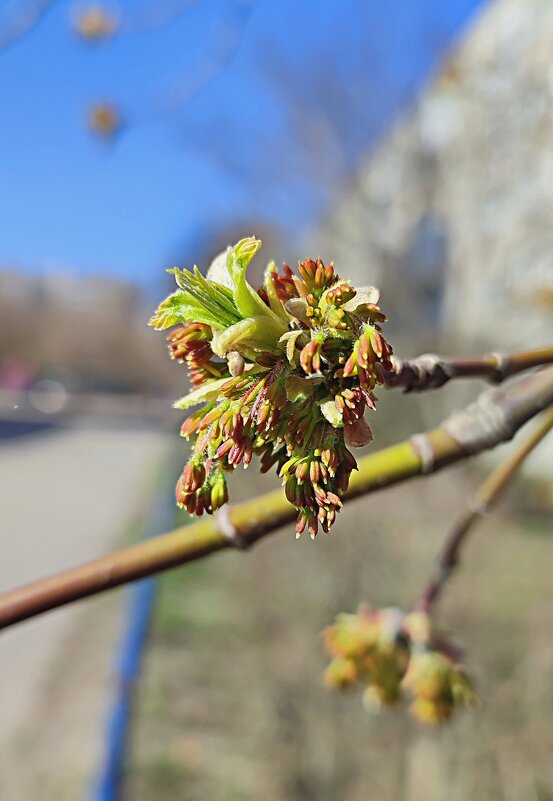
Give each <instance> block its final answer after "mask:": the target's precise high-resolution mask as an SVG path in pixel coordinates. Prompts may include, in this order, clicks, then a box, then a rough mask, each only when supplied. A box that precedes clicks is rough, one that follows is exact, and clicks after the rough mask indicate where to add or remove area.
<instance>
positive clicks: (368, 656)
mask: <svg viewBox="0 0 553 801" xmlns="http://www.w3.org/2000/svg"><path fill="white" fill-rule="evenodd" d="M323 636H324V639H325V644H326V648H327V650H328V652H329V653H330V654H331V656H332V657H333V658H332V661H331V662H330V664H329V666H328V668H327V670H326V673H325V683H326V684H327V686H329V687H333V688H338V689H348V688H350V687H353V686H355V685H356V684H358V683H361V684H363V685H364V686H365V691H364V695H363V700H364V702H365V704H366V705H367V706H370V707H374V706H381V705H386V706H391V705H393V704H395V703H397V702H398V701H399V700H401V699H402V698H404V697H407V698H409V701H410V706H409V708H410V711H411V713H412V715H413V716H414V717H415V718H416V719H417V720H418V721H420V722H421V723H427V724H435V723H443V722H445V721H447V720H449V719H450V717H451V715H452V713H453V711H454V709H455V708H456V707H459V706H460V707H467V706H470V705H472V704H473V702H474V691H473V688H472V683H471V681H470V679H469V677H468V676H467V674H466V672H465V670H464V668H463V666H462V664H461V662H460V659H461V654H460V652H459V651H458V649H456V648H455V647H454V646H453V645H452V644H451V643H450V642H449V641H448V640H446V639H445V638H444V637H443V636H440V635H439V634H437V633H436V632H435V631H434V630H433V627H432V624H431V621H430V619H429V617H428V615H426V614H423V613H421V612H411V613H410V614H405V613H403V612H402V611H401V610H400V609H381V610H372V609H369V608H361V609H360V610H359V612H358V613H357V614H341V615H338V617H337V619H336V623H335V624H334V625H333V626H330V627H329V628H327V629H326V630H325V632H324V634H323Z"/></svg>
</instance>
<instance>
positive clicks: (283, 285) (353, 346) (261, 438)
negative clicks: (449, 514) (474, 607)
mask: <svg viewBox="0 0 553 801" xmlns="http://www.w3.org/2000/svg"><path fill="white" fill-rule="evenodd" d="M260 246H261V242H259V241H258V240H256V239H254V238H248V239H243V240H241V241H240V242H239V243H238V244H237V245H236V246H235V247H232V248H229V249H228V250H227V251H226V252H225V253H223V254H221V255H220V256H219V257H217V259H215V261H214V262H213V264H212V266H211V267H210V269H209V270H208V272H207V276H206V277H204V276H203V275H202V274H201V273H200V271H199V270H198V268H194V271H193V272H192V271H188V270H179V269H177V268H175V269H173V270H171V271H170V272H172V273H173V274H174V275H175V279H176V282H177V285H178V289H177V290H176V292H174V293H173V294H172V295H170V296H169V297H168V298H166V300H164V301H163V303H161V305H160V306H159V308H158V309H157V311H156V313H155V315H154V317H153V318H152V320H151V321H150V324H151V325H153V326H154V327H155V328H156V329H158V330H162V329H166V328H171V329H172V330H171V332H170V333H169V337H168V339H169V350H170V354H171V356H172V358H174V359H176V360H177V361H179V362H182V363H184V364H186V365H187V367H188V371H189V375H190V379H191V381H192V384H193V385H194V389H193V391H192V392H190V393H189V394H188V395H186V396H185V397H183V398H181V399H180V400H179V401H177V402H176V404H175V406H176V408H178V409H188V408H190V407H192V406H196V405H198V406H199V405H201V408H200V409H199V410H198V411H195V412H194V413H193V414H191V416H189V417H188V418H187V419H186V420H185V422H184V424H183V426H182V429H181V432H182V435H183V436H184V437H186V438H190V437H193V438H194V444H193V452H192V456H191V458H190V461H189V462H188V464H187V465H186V467H185V469H184V472H183V474H182V476H181V477H180V478H179V480H178V482H177V490H176V495H177V502H178V504H179V505H180V506H181V507H185V508H186V509H187V510H188V511H189V512H190V513H191V514H202V513H203V512H207V513H212V512H213V511H215V510H216V509H217V508H219V506H221V505H222V504H223V503H225V502H226V501H227V499H228V493H227V490H226V480H225V473H226V472H227V471H229V470H232V469H234V468H236V467H238V465H240V464H242V465H243V466H244V467H247V466H248V465H249V463H250V461H251V459H252V457H253V455H254V454H255V455H257V456H258V457H259V458H260V463H261V470H262V471H267V470H269V469H270V468H272V467H275V468H276V469H277V470H278V471H279V474H280V476H281V477H282V481H283V485H284V491H285V493H286V497H287V498H288V500H289V501H290V503H292V504H293V505H294V506H295V507H296V508H297V510H298V519H297V525H296V532H297V536H299V535H300V534H301V533H302V532H303V531H304V530H305V529H307V530H308V531H309V533H310V535H311V537H315V536H316V534H317V531H318V528H319V526H321V527H322V529H323V530H324V531H328V530H329V528H330V526H331V525H332V524H333V523H334V521H335V519H336V514H337V513H338V512H339V511H340V508H341V506H342V496H343V494H344V492H345V490H346V489H347V487H348V483H349V478H350V474H351V472H352V470H354V469H356V467H357V465H356V461H355V458H354V457H353V455H352V453H351V452H350V450H349V447H356V446H361V445H366V444H367V443H368V442H369V441H370V440H371V438H372V433H371V429H370V427H369V426H368V424H367V422H366V421H365V418H364V414H365V411H366V409H367V408H368V409H374V408H375V403H376V397H375V394H374V390H375V388H376V387H377V385H379V384H382V383H383V382H384V380H385V375H386V372H387V371H390V370H391V369H392V363H391V355H392V349H391V347H390V345H389V344H388V343H387V342H386V340H385V339H384V337H383V335H382V330H381V325H382V323H383V322H384V321H385V319H386V318H385V316H384V314H383V313H382V312H381V311H380V309H379V307H378V305H377V304H378V300H379V293H378V290H376V289H374V288H373V287H362V288H354V287H353V286H352V285H351V284H350V283H349V282H348V281H344V280H341V279H340V278H339V277H338V275H337V274H336V272H335V270H334V266H333V265H332V264H327V265H325V264H323V262H322V261H321V260H320V259H319V260H317V261H313V260H312V259H307V260H306V261H304V262H302V263H300V264H299V265H298V274H295V273H294V272H293V271H292V270H291V269H290V267H288V265H284V268H283V270H282V271H281V272H279V271H278V270H277V268H276V266H275V265H274V263H271V264H269V266H268V267H267V270H266V272H265V281H264V284H263V286H262V287H260V288H259V289H257V290H256V289H254V288H253V287H252V286H251V285H250V284H249V283H248V282H247V280H246V268H247V266H248V264H249V263H250V261H251V259H252V258H253V257H254V256H255V254H256V253H257V252H258V250H259V248H260ZM348 446H349V447H348Z"/></svg>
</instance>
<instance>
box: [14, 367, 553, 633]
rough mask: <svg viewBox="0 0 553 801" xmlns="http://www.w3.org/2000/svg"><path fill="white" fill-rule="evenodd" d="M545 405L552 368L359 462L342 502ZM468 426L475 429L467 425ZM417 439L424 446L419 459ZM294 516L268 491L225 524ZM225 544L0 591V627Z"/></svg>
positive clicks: (182, 545) (462, 454) (240, 527)
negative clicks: (465, 423) (464, 418)
mask: <svg viewBox="0 0 553 801" xmlns="http://www.w3.org/2000/svg"><path fill="white" fill-rule="evenodd" d="M552 404H553V369H546V370H542V371H540V372H538V373H535V374H533V375H530V376H525V377H524V378H523V379H521V380H520V381H518V382H517V383H516V384H515V385H514V386H512V387H507V388H500V389H494V390H488V391H487V392H486V393H485V395H484V396H482V397H481V399H480V400H479V401H478V402H476V403H475V404H471V405H470V406H469V407H467V409H466V410H465V412H466V415H467V421H468V423H467V425H463V423H462V413H460V412H458V413H456V415H454V416H452V418H450V419H449V420H446V421H445V422H444V423H443V424H442V425H441V426H438V428H435V429H433V430H432V431H429V432H427V433H426V434H420V435H418V439H417V440H416V441H415V442H414V441H413V440H407V441H406V442H402V443H400V444H398V445H394V446H392V447H390V448H384V449H383V450H381V451H379V452H377V453H374V454H372V455H371V456H366V457H365V458H364V459H361V460H360V462H359V471H358V472H356V473H354V474H353V475H352V478H351V481H350V486H349V488H348V491H347V493H346V495H345V497H346V499H352V498H356V497H359V496H361V495H366V494H368V493H370V492H375V491H376V490H379V489H382V488H384V487H388V486H392V485H394V484H399V483H400V482H402V481H406V480H407V479H409V478H413V477H415V476H420V475H423V474H424V473H425V472H436V471H438V470H441V469H442V468H444V467H446V466H447V465H449V464H453V463H454V462H459V461H462V460H463V459H465V458H467V456H468V455H470V454H474V453H478V452H480V451H483V450H485V449H487V448H491V447H493V446H494V445H498V444H499V443H500V442H504V441H506V440H508V439H510V438H511V437H512V436H513V435H514V434H515V433H516V431H517V430H518V429H519V428H520V427H521V426H522V425H524V423H525V422H526V421H527V420H529V419H531V418H532V417H534V416H535V415H536V414H538V412H540V411H542V410H543V409H545V408H547V407H549V406H551V405H552ZM478 414H480V415H481V419H478ZM452 421H453V422H454V423H455V425H452ZM475 422H476V423H478V425H474V423H475ZM421 441H424V442H425V443H426V444H425V446H424V451H425V456H424V457H423V456H422V455H421V446H420V443H421ZM415 443H416V444H415ZM295 514H296V512H295V510H294V509H293V507H292V506H290V504H289V503H288V501H287V500H286V498H285V497H284V494H283V493H282V492H281V491H276V492H271V493H268V494H267V495H263V496H261V497H259V498H255V499H254V500H253V501H249V502H248V503H244V504H241V505H239V506H236V507H234V508H232V509H231V510H230V512H229V515H228V521H227V523H228V525H232V526H233V528H234V531H235V532H236V537H239V538H240V541H241V543H242V545H243V546H245V545H252V544H253V543H255V542H257V540H259V539H261V538H262V537H265V536H266V535H268V534H270V533H272V532H274V531H276V530H277V529H279V528H281V527H282V526H284V525H286V524H288V523H290V522H291V521H292V520H293V519H294V517H295ZM231 546H232V543H231V540H230V538H229V537H228V536H226V534H225V533H223V532H221V530H220V528H219V526H218V521H217V520H216V519H215V520H214V519H213V518H211V519H208V520H205V521H201V522H198V523H195V524H194V525H190V526H186V527H183V528H177V529H175V530H174V531H172V532H170V533H168V534H164V535H161V536H160V537H156V538H154V539H151V540H147V541H145V542H141V543H139V544H137V545H134V546H133V547H131V548H126V549H125V550H122V551H119V552H117V553H114V554H111V555H109V556H105V557H102V558H100V559H96V560H95V561H93V562H89V563H87V564H84V565H81V566H80V567H76V568H72V569H70V570H66V571H64V572H63V573H60V574H58V575H55V576H52V577H50V578H45V579H39V580H38V581H35V582H33V583H31V584H28V585H26V586H23V587H19V588H17V589H14V590H12V591H8V592H5V593H3V594H2V595H0V628H4V627H6V626H10V625H13V624H14V623H17V622H19V621H22V620H26V619H28V618H30V617H34V616H35V615H39V614H41V613H43V612H46V611H48V610H49V609H54V608H55V607H58V606H62V605H64V604H67V603H70V602H72V601H75V600H77V599H79V598H85V597H87V596H90V595H94V594H96V593H99V592H103V591H104V590H108V589H111V588H112V587H117V586H120V585H121V584H126V583H128V582H130V581H135V580H136V579H140V578H143V577H144V576H149V575H152V574H154V573H159V572H160V571H162V570H168V569H169V568H173V567H177V566H178V565H182V564H185V563H186V562H191V561H194V560H196V559H201V558H203V557H204V556H207V555H208V554H210V553H214V552H216V551H220V550H222V549H224V548H229V547H231Z"/></svg>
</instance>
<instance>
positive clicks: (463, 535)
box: [414, 407, 553, 612]
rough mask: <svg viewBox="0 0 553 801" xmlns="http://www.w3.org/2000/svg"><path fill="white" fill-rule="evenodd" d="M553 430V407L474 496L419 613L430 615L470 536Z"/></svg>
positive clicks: (440, 560)
mask: <svg viewBox="0 0 553 801" xmlns="http://www.w3.org/2000/svg"><path fill="white" fill-rule="evenodd" d="M552 428H553V407H552V408H550V409H548V410H547V411H546V412H544V414H543V415H542V416H541V418H540V419H539V421H538V423H537V425H536V426H535V428H534V429H533V430H532V432H531V433H530V434H529V436H528V437H527V438H526V439H524V440H523V441H522V442H521V443H520V445H518V447H516V448H515V449H514V450H513V451H512V452H511V453H510V454H509V456H508V457H507V459H505V461H503V462H501V464H499V465H498V466H497V467H496V468H495V470H494V471H493V472H492V473H490V475H489V476H488V477H487V479H486V480H485V481H484V483H483V484H482V485H481V487H479V489H478V490H477V491H476V492H475V493H474V495H473V496H472V498H471V499H470V501H469V502H468V504H467V507H466V509H465V511H464V512H463V514H462V515H461V516H460V517H459V519H458V520H457V521H456V522H455V524H454V525H453V527H452V528H451V531H450V532H449V534H448V536H447V539H446V541H445V543H444V546H443V549H442V552H441V554H440V556H439V558H438V561H437V564H436V567H435V569H434V572H433V574H432V576H431V577H430V579H429V581H428V583H427V585H426V586H425V588H424V590H423V591H422V593H421V595H420V598H419V600H418V601H417V602H416V604H415V607H414V608H415V609H418V610H421V611H424V612H429V611H430V609H431V608H432V606H433V605H434V603H435V602H436V601H437V600H438V598H439V597H440V596H441V594H442V592H443V590H444V587H445V586H446V584H447V582H448V581H449V579H450V577H451V575H452V573H453V572H454V570H455V569H456V568H457V566H458V564H459V556H460V552H461V548H462V546H463V544H464V542H465V541H466V539H467V536H468V534H469V533H470V532H471V531H472V530H473V529H474V527H475V525H476V523H478V521H479V520H480V519H481V518H482V516H483V515H485V514H486V513H487V512H488V511H489V510H490V508H491V507H492V506H493V505H494V504H495V502H496V501H497V500H498V498H499V497H500V495H501V494H502V492H503V491H504V490H505V489H506V488H507V485H508V484H509V482H510V481H511V479H512V478H513V477H514V476H515V474H516V473H517V471H518V469H519V468H520V466H521V465H522V463H523V462H524V460H525V459H526V457H527V456H528V454H530V453H531V452H532V451H533V450H534V448H535V447H536V446H537V445H539V443H540V442H541V441H542V439H543V438H544V437H545V436H547V434H548V433H549V432H550V431H551V429H552Z"/></svg>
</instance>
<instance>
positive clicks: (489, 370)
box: [385, 347, 553, 392]
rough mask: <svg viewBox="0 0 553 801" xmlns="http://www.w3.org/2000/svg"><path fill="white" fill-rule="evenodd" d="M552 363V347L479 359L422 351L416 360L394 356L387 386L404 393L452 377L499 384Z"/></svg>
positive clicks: (444, 381)
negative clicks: (479, 379) (401, 388)
mask: <svg viewBox="0 0 553 801" xmlns="http://www.w3.org/2000/svg"><path fill="white" fill-rule="evenodd" d="M546 364H553V347H547V348H539V349H536V350H528V351H521V352H520V353H512V354H502V353H488V354H486V355H485V356H483V357H482V358H480V359H450V358H448V357H446V356H438V355H436V354H435V353H425V354H423V355H422V356H417V358H415V359H397V358H394V368H395V369H394V371H393V372H390V373H386V376H385V378H386V386H388V387H403V388H404V389H405V391H406V392H423V391H424V390H427V389H437V388H438V387H442V386H443V385H444V384H447V382H448V381H450V380H451V379H452V378H483V379H485V380H487V381H491V382H492V383H496V384H499V383H501V382H502V381H505V379H507V378H511V377H512V376H514V375H516V374H517V373H521V372H524V371H525V370H530V369H532V368H534V367H539V366H541V365H546Z"/></svg>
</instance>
